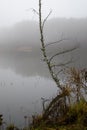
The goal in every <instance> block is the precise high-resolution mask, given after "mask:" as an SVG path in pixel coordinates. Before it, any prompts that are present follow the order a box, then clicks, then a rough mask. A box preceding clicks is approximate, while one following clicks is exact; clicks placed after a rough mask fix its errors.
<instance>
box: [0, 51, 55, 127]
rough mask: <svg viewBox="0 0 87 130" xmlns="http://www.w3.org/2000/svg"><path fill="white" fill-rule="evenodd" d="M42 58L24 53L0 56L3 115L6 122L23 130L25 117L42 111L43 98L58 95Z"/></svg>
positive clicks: (1, 106)
mask: <svg viewBox="0 0 87 130" xmlns="http://www.w3.org/2000/svg"><path fill="white" fill-rule="evenodd" d="M20 53H21V54H20ZM39 58H40V57H37V58H35V57H34V58H31V57H30V56H29V54H28V53H27V54H26V53H25V52H24V53H23V52H18V53H17V52H16V53H12V52H11V53H10V52H5V53H1V55H0V114H3V118H4V121H5V122H6V123H14V124H16V125H17V126H20V127H22V126H23V125H24V116H26V115H27V116H28V117H31V116H32V115H35V114H37V113H39V112H41V111H42V100H41V98H42V97H43V98H45V99H51V98H52V97H54V96H55V94H56V93H57V88H56V85H55V83H54V82H53V81H52V80H51V78H50V76H49V73H48V70H47V66H45V64H44V63H43V61H41V59H39Z"/></svg>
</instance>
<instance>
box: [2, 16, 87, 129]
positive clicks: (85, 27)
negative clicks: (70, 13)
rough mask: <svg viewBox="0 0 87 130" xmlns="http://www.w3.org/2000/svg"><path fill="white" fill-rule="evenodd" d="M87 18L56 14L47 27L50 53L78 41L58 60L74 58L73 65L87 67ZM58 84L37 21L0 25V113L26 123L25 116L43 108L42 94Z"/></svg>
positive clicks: (50, 92)
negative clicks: (58, 16)
mask: <svg viewBox="0 0 87 130" xmlns="http://www.w3.org/2000/svg"><path fill="white" fill-rule="evenodd" d="M86 23H87V19H86V18H84V19H66V18H61V19H60V18H55V19H50V20H48V21H47V23H46V25H45V27H44V37H45V43H46V44H48V43H51V42H55V41H58V40H60V39H66V40H63V41H62V42H60V43H58V44H57V43H56V44H54V45H50V46H47V48H46V50H47V54H48V56H49V57H50V56H51V55H53V54H55V53H56V52H58V51H63V50H65V49H70V48H72V47H74V46H77V45H78V48H77V49H76V50H74V51H73V52H70V53H68V54H65V55H61V56H59V57H57V58H56V61H57V62H58V63H61V62H66V61H68V60H69V59H70V58H73V60H74V62H73V63H72V64H70V66H75V67H78V68H86V67H87V57H86V54H87V36H86V35H87V24H86ZM57 90H58V89H57V87H56V85H55V83H54V82H53V80H52V79H51V77H50V74H49V71H48V68H47V65H46V63H45V62H44V61H43V55H42V52H41V43H40V34H39V27H38V22H36V21H22V22H19V23H16V24H15V25H13V26H10V27H4V28H0V113H2V114H3V115H4V117H5V121H6V122H14V123H15V124H17V125H18V126H20V127H21V126H23V125H24V118H23V117H24V116H25V115H28V116H31V115H32V114H36V113H38V112H41V111H42V102H41V97H44V98H46V99H51V98H52V97H54V96H55V94H56V93H57Z"/></svg>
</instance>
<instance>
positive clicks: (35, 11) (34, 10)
mask: <svg viewBox="0 0 87 130" xmlns="http://www.w3.org/2000/svg"><path fill="white" fill-rule="evenodd" d="M31 10H32V11H33V12H34V13H35V14H37V15H39V13H38V12H37V10H36V9H34V8H31Z"/></svg>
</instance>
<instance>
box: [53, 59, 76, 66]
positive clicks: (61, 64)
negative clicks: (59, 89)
mask: <svg viewBox="0 0 87 130" xmlns="http://www.w3.org/2000/svg"><path fill="white" fill-rule="evenodd" d="M72 62H73V61H72V59H71V60H69V61H67V62H66V63H60V64H54V65H52V66H51V67H63V66H65V65H68V64H71V63H72Z"/></svg>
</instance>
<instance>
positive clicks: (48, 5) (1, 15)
mask: <svg viewBox="0 0 87 130" xmlns="http://www.w3.org/2000/svg"><path fill="white" fill-rule="evenodd" d="M42 5H43V14H44V16H45V15H46V14H47V13H48V12H49V10H50V9H52V10H53V13H52V15H51V17H67V18H71V17H80V18H81V17H87V0H42ZM32 8H35V9H38V0H0V27H3V26H9V25H13V24H15V23H16V22H19V21H22V20H26V19H27V20H28V19H31V20H35V19H36V18H37V17H38V16H36V15H35V14H34V13H33V12H32Z"/></svg>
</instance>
